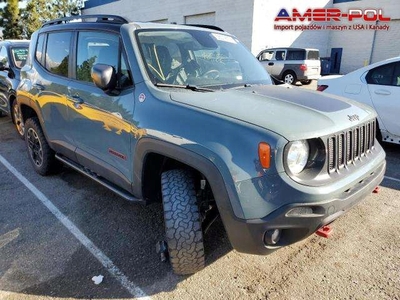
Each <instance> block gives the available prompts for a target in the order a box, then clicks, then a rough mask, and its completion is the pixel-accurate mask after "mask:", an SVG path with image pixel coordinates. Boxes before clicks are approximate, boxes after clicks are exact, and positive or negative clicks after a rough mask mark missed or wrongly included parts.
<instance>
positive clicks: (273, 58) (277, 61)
mask: <svg viewBox="0 0 400 300" xmlns="http://www.w3.org/2000/svg"><path fill="white" fill-rule="evenodd" d="M257 59H258V60H259V61H260V62H261V64H262V65H263V66H264V68H265V69H266V70H267V71H268V73H269V74H270V75H272V76H273V77H275V78H276V79H278V80H283V81H284V82H285V83H289V84H295V83H296V82H297V81H298V80H299V81H300V82H301V83H302V84H310V83H311V80H313V79H319V78H320V77H321V61H320V59H319V50H318V49H310V48H270V49H265V50H263V51H261V52H260V53H259V54H258V55H257Z"/></svg>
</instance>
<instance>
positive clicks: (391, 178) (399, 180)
mask: <svg viewBox="0 0 400 300" xmlns="http://www.w3.org/2000/svg"><path fill="white" fill-rule="evenodd" d="M385 179H389V180H393V181H397V182H400V179H397V178H393V177H389V176H385Z"/></svg>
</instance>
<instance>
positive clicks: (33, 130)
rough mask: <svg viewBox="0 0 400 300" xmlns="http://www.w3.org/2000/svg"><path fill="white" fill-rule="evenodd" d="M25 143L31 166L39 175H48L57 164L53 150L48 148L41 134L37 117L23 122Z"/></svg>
mask: <svg viewBox="0 0 400 300" xmlns="http://www.w3.org/2000/svg"><path fill="white" fill-rule="evenodd" d="M25 144H26V147H27V149H28V156H29V159H30V161H31V163H32V165H33V168H34V169H35V171H36V172H37V173H39V174H40V175H43V176H45V175H48V174H50V173H52V172H54V171H55V169H56V168H57V166H58V163H57V161H56V158H55V156H54V154H55V153H54V151H53V150H52V149H51V148H50V146H49V144H48V143H47V140H46V138H45V136H44V134H43V130H42V127H41V126H40V123H39V120H38V118H36V117H34V118H30V119H28V120H27V121H26V122H25Z"/></svg>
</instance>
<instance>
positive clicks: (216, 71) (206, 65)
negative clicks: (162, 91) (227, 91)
mask: <svg viewBox="0 0 400 300" xmlns="http://www.w3.org/2000/svg"><path fill="white" fill-rule="evenodd" d="M137 41H138V44H139V48H140V50H141V55H142V59H143V62H144V64H145V65H146V70H147V73H148V75H149V77H150V78H151V80H152V81H153V83H154V84H160V83H163V84H165V83H167V84H174V85H193V86H197V87H211V88H214V87H215V88H221V87H223V88H229V87H234V86H243V85H247V84H272V83H271V78H270V76H269V75H268V73H267V72H266V71H265V70H264V68H263V67H262V66H261V64H260V63H259V62H258V61H257V59H256V58H255V57H254V56H253V55H252V54H251V53H250V52H249V51H248V50H247V49H246V48H245V47H244V46H243V45H242V44H241V43H240V42H239V41H238V40H237V39H236V38H235V37H232V36H230V35H227V34H224V33H215V32H208V31H202V30H193V29H187V30H186V29H175V30H153V29H152V30H140V31H138V33H137Z"/></svg>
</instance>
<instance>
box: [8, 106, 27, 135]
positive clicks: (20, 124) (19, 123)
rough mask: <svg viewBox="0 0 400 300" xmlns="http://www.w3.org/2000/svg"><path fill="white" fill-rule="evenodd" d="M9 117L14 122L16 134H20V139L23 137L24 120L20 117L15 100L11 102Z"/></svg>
mask: <svg viewBox="0 0 400 300" xmlns="http://www.w3.org/2000/svg"><path fill="white" fill-rule="evenodd" d="M11 117H12V120H13V122H14V125H15V128H16V129H17V133H18V135H19V136H20V138H21V139H24V133H25V125H24V120H23V119H22V114H21V110H20V108H19V106H18V104H17V101H16V100H14V101H13V102H12V107H11Z"/></svg>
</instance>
